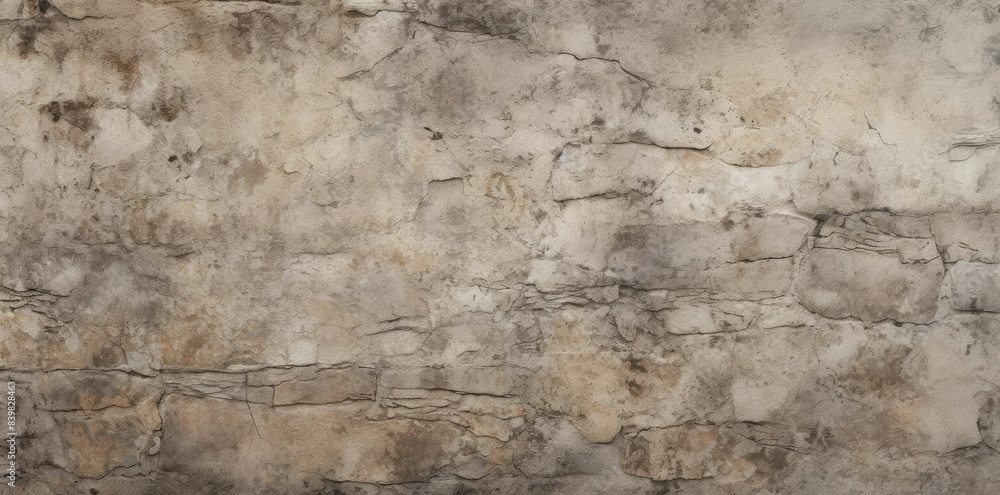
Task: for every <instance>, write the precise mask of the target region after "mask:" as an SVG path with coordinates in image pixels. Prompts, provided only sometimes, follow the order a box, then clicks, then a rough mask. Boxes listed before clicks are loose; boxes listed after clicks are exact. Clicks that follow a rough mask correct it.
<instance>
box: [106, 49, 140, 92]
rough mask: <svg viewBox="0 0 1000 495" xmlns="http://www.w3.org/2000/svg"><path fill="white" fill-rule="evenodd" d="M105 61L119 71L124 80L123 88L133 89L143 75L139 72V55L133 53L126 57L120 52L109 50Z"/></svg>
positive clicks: (119, 75)
mask: <svg viewBox="0 0 1000 495" xmlns="http://www.w3.org/2000/svg"><path fill="white" fill-rule="evenodd" d="M104 61H105V62H107V63H108V65H110V66H111V68H112V69H114V70H115V72H116V73H118V77H120V78H121V80H122V87H121V89H122V90H124V91H131V90H133V89H135V87H136V85H138V83H139V80H140V79H141V77H142V75H141V74H140V72H139V57H138V56H136V55H132V56H130V57H126V56H124V55H122V54H120V53H113V52H109V53H107V54H105V55H104Z"/></svg>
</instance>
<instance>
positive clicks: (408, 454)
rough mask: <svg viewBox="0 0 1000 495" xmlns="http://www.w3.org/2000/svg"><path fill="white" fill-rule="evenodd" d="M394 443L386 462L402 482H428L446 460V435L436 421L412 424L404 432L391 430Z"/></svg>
mask: <svg viewBox="0 0 1000 495" xmlns="http://www.w3.org/2000/svg"><path fill="white" fill-rule="evenodd" d="M389 439H390V440H391V443H390V444H389V445H388V446H387V448H386V455H385V458H384V459H383V462H386V461H387V466H386V467H387V468H388V471H389V472H390V473H391V475H392V478H393V479H394V480H396V482H398V483H402V482H413V481H424V480H426V479H428V478H429V477H430V476H431V475H432V474H433V472H434V470H435V469H437V468H438V467H440V466H439V464H443V462H442V460H444V459H446V458H447V457H448V456H447V452H446V451H445V450H444V443H445V440H446V439H445V438H443V435H442V432H439V431H437V428H435V427H434V425H433V424H431V425H425V424H420V423H412V424H410V425H408V426H407V428H406V429H405V430H403V431H399V432H391V433H389Z"/></svg>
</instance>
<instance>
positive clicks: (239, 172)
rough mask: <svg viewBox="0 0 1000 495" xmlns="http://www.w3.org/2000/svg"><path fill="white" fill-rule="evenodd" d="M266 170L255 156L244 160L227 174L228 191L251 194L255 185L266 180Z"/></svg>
mask: <svg viewBox="0 0 1000 495" xmlns="http://www.w3.org/2000/svg"><path fill="white" fill-rule="evenodd" d="M267 175H268V170H267V168H265V167H264V165H263V164H262V163H261V162H260V160H259V159H257V158H256V157H254V158H252V159H249V160H247V161H245V162H244V163H242V164H240V166H239V167H238V168H237V169H236V171H235V172H233V174H232V175H230V176H229V186H228V189H229V192H230V193H234V192H240V193H243V194H245V195H251V194H253V192H254V190H255V189H256V188H257V186H259V185H261V184H262V183H264V181H265V180H267Z"/></svg>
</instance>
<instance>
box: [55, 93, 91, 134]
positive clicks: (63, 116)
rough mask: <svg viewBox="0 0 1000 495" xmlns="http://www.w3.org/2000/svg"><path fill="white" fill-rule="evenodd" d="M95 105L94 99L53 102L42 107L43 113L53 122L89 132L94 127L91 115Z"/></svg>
mask: <svg viewBox="0 0 1000 495" xmlns="http://www.w3.org/2000/svg"><path fill="white" fill-rule="evenodd" d="M94 104H95V101H94V100H92V99H87V100H66V101H51V102H49V103H48V104H46V105H45V106H43V107H42V113H45V114H47V115H48V116H49V118H50V119H51V120H52V122H60V121H63V122H66V123H68V124H70V125H72V126H73V127H76V128H77V129H79V130H81V131H83V132H87V131H90V130H91V129H93V127H94V119H93V117H92V116H91V114H90V111H91V110H92V109H93V108H94Z"/></svg>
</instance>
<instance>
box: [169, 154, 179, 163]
mask: <svg viewBox="0 0 1000 495" xmlns="http://www.w3.org/2000/svg"><path fill="white" fill-rule="evenodd" d="M167 161H168V162H171V163H173V162H176V161H177V155H170V158H167Z"/></svg>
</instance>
